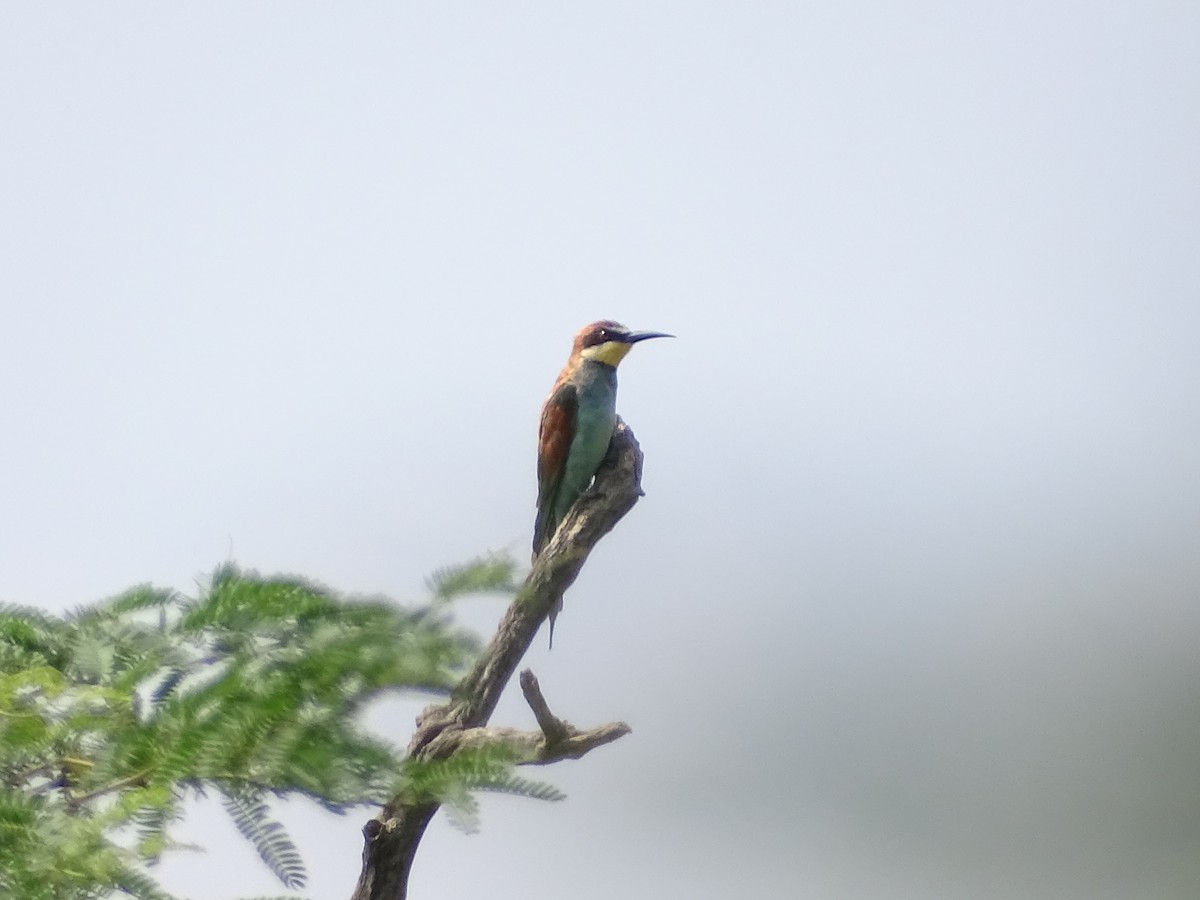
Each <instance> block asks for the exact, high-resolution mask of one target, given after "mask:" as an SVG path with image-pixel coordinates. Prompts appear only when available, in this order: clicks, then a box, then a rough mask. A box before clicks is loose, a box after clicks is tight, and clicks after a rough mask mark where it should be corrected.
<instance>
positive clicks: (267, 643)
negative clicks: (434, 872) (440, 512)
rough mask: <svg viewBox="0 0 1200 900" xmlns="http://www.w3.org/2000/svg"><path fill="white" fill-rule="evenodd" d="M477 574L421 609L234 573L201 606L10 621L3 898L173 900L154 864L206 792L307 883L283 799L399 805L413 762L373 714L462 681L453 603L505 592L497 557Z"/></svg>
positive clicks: (262, 850) (135, 600)
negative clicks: (282, 819)
mask: <svg viewBox="0 0 1200 900" xmlns="http://www.w3.org/2000/svg"><path fill="white" fill-rule="evenodd" d="M478 566H479V570H478V571H474V572H472V571H471V566H467V567H460V568H457V569H455V570H454V571H455V572H456V577H458V578H459V579H460V581H459V583H458V584H457V585H455V586H454V588H455V589H452V590H450V591H446V592H440V591H437V590H436V588H435V594H441V596H436V597H435V599H434V601H433V602H431V603H430V604H429V605H427V606H423V607H419V608H413V609H404V608H401V607H399V606H398V605H396V604H394V603H392V602H390V601H387V600H384V599H379V598H371V599H362V598H345V597H340V596H338V595H336V594H334V593H333V592H331V591H329V590H327V589H325V588H322V587H320V586H318V585H315V584H312V583H309V582H306V581H304V580H301V579H297V578H264V577H260V576H258V575H256V574H253V573H243V572H241V571H239V570H238V569H237V568H236V567H234V566H232V565H226V566H222V567H221V568H219V569H218V570H217V571H216V572H215V573H214V574H213V576H212V578H211V579H210V581H209V583H208V585H207V586H206V587H205V589H204V590H202V591H201V592H200V594H199V595H198V596H196V597H194V598H187V597H184V596H181V595H179V594H177V593H174V592H170V591H162V590H158V589H155V588H150V587H139V588H134V589H133V590H130V591H128V592H126V593H124V594H122V595H120V596H119V597H116V598H113V599H111V600H108V601H106V602H104V603H100V604H97V605H95V606H91V607H87V608H84V609H80V610H77V611H76V612H75V613H73V614H71V615H68V616H65V617H61V618H60V617H54V616H48V615H45V614H43V613H41V612H38V611H36V610H31V609H26V608H22V607H14V606H2V607H0V895H2V896H13V897H20V898H28V900H42V898H46V900H85V898H102V897H107V896H110V895H112V894H114V893H123V894H126V895H130V896H134V897H139V898H145V900H163V898H164V897H165V894H164V893H163V892H162V891H161V890H160V889H159V888H158V886H157V885H156V884H155V883H154V881H153V879H152V878H151V877H150V876H149V875H147V873H146V870H145V869H143V868H142V867H141V864H142V863H147V862H149V863H152V862H153V861H154V860H156V859H157V858H158V857H159V856H160V855H161V854H162V853H163V852H164V851H165V850H168V849H170V848H171V846H172V844H171V837H170V829H171V826H172V824H173V823H175V822H176V821H178V820H179V818H180V817H181V816H182V813H183V804H184V801H185V800H186V799H187V798H188V796H189V794H191V793H197V792H203V791H205V790H215V791H217V792H218V793H220V794H221V795H222V797H223V798H224V801H225V808H226V809H227V811H228V812H229V813H230V815H231V817H232V819H233V821H234V823H235V825H236V826H237V827H238V829H239V831H241V833H242V834H243V835H244V836H246V837H247V838H248V839H249V840H250V841H251V842H252V843H253V844H254V846H255V848H256V850H257V851H258V853H259V855H260V856H261V857H262V858H263V860H264V861H265V862H266V863H267V865H268V866H270V867H271V869H272V870H273V871H274V872H275V873H276V875H278V876H279V878H280V879H281V881H282V882H283V883H284V885H285V886H286V887H290V888H294V887H300V886H302V885H303V883H304V868H303V864H302V862H301V861H300V857H299V855H298V854H297V853H296V850H295V847H294V845H293V844H292V842H291V841H290V840H289V839H288V837H287V834H286V832H285V831H284V830H283V828H282V826H281V825H280V824H279V823H278V822H275V821H274V820H273V819H272V818H271V817H270V813H269V807H268V802H267V801H268V800H269V798H270V797H271V796H272V795H284V794H297V793H298V794H301V795H304V796H307V797H309V798H311V799H313V800H315V801H317V802H318V803H320V804H322V805H323V806H325V807H326V808H329V809H332V810H336V811H342V810H345V809H347V808H349V807H351V806H354V805H358V804H363V803H378V802H382V801H384V800H386V799H387V798H388V796H389V792H391V791H392V790H393V789H394V787H395V785H396V783H397V777H398V776H399V774H400V773H401V772H402V769H403V764H402V760H401V754H400V752H399V751H398V750H397V749H396V748H394V747H392V746H391V745H389V744H387V743H386V742H383V741H381V740H379V739H377V738H375V737H373V736H371V735H370V734H368V733H366V732H365V731H364V730H363V729H362V728H361V727H360V725H359V719H360V717H359V716H358V712H359V711H360V710H361V708H362V706H363V705H364V704H365V703H367V702H368V701H369V700H371V699H372V698H374V697H376V696H378V695H380V694H381V693H383V692H386V691H394V690H403V689H419V690H426V691H435V692H444V691H446V690H448V689H449V688H450V686H451V685H453V684H454V683H455V681H456V680H457V679H458V678H459V677H460V676H461V674H462V672H463V671H464V669H465V667H466V665H467V664H468V663H469V661H470V659H471V657H472V656H473V654H474V653H475V652H476V651H477V642H476V640H475V638H474V637H473V636H471V635H468V634H466V633H465V632H463V631H461V630H459V629H458V628H456V627H455V626H454V625H453V623H452V622H451V620H450V619H449V616H448V613H447V611H446V606H445V599H444V598H445V597H447V596H450V595H454V594H457V593H461V592H462V591H461V590H459V588H465V587H466V586H470V587H469V588H468V589H474V590H478V589H479V587H478V586H479V585H485V586H488V588H489V589H496V588H497V587H500V586H501V585H500V581H501V578H500V577H499V575H498V572H500V570H499V569H497V567H496V563H495V561H494V560H491V559H490V558H489V559H488V560H484V561H481V562H480V563H479V564H478ZM509 571H510V574H511V569H510V570H509ZM435 585H436V582H435ZM501 777H502V776H501Z"/></svg>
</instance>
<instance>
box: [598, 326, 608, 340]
mask: <svg viewBox="0 0 1200 900" xmlns="http://www.w3.org/2000/svg"><path fill="white" fill-rule="evenodd" d="M597 334H598V335H599V336H600V337H602V338H606V337H608V329H607V328H601V329H600V330H599V331H598V332H597Z"/></svg>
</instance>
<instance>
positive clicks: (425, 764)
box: [397, 746, 566, 834]
mask: <svg viewBox="0 0 1200 900" xmlns="http://www.w3.org/2000/svg"><path fill="white" fill-rule="evenodd" d="M515 762H516V760H515V758H514V756H513V754H512V753H511V752H509V751H508V750H506V749H505V748H504V747H502V746H492V747H483V748H479V749H476V750H465V751H460V752H459V753H457V754H455V755H454V756H452V757H451V758H450V759H444V760H431V761H420V760H414V759H406V760H405V761H404V767H403V769H402V770H401V775H400V781H399V784H398V785H397V793H406V794H407V795H409V796H410V797H413V798H414V799H416V800H418V801H425V802H428V801H432V802H435V803H440V804H442V805H443V806H444V808H445V812H446V817H447V818H448V819H449V820H450V823H451V824H452V825H454V826H455V827H456V828H459V829H460V830H462V831H465V832H467V833H468V834H470V833H473V832H475V831H478V830H479V803H478V801H477V800H476V799H475V797H474V796H473V795H472V793H471V792H472V791H497V792H500V793H505V794H513V795H516V796H520V797H530V798H533V799H535V800H555V801H557V800H562V799H564V798H565V796H566V795H565V794H563V793H562V792H561V791H560V790H558V788H556V787H554V786H553V785H549V784H546V783H544V782H540V781H533V780H531V779H528V778H522V777H521V776H519V775H517V774H516V773H515V772H514V771H513V766H514V764H515Z"/></svg>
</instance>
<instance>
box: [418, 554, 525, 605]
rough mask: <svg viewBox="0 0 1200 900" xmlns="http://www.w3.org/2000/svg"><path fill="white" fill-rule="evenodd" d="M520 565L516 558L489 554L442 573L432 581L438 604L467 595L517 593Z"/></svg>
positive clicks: (450, 567)
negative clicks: (517, 577) (517, 576)
mask: <svg viewBox="0 0 1200 900" xmlns="http://www.w3.org/2000/svg"><path fill="white" fill-rule="evenodd" d="M516 572H517V565H516V563H515V562H514V561H513V559H512V557H509V556H505V555H503V554H499V553H489V554H488V555H486V556H481V557H479V558H478V559H473V560H471V561H470V562H467V563H463V564H461V565H457V566H446V567H445V568H441V569H438V570H437V571H436V572H434V573H433V575H431V576H430V578H429V580H428V585H429V589H430V590H431V591H432V592H433V596H434V599H435V600H439V601H442V602H445V601H447V600H453V599H455V598H457V597H461V596H463V595H465V594H485V593H500V594H514V593H516V591H517V583H516Z"/></svg>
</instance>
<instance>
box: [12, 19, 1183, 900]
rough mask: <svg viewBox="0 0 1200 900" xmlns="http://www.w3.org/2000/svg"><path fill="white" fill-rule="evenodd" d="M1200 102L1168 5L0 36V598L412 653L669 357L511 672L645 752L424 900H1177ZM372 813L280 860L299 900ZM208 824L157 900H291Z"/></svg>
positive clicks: (246, 22)
mask: <svg viewBox="0 0 1200 900" xmlns="http://www.w3.org/2000/svg"><path fill="white" fill-rule="evenodd" d="M1198 49H1200V7H1198V6H1197V5H1196V4H1194V3H1185V2H1176V3H1170V2H1146V0H1141V2H1136V3H1134V2H1128V3H1116V2H1087V3H1084V2H1060V3H1050V4H1047V3H1043V2H1036V3H1035V2H1015V3H1005V4H990V5H988V4H963V3H951V2H941V3H938V2H923V3H922V2H912V3H900V4H897V3H870V2H857V3H856V2H839V3H768V2H762V3H744V4H743V3H739V4H734V3H713V2H696V0H692V2H688V3H671V2H661V3H655V4H645V3H627V2H613V0H607V2H604V3H573V4H562V3H536V2H530V3H511V4H494V3H471V2H464V3H425V4H411V3H357V4H336V5H334V4H316V3H279V2H276V3H258V4H246V3H220V2H209V3H205V4H192V5H185V4H151V3H142V4H129V3H105V4H82V3H73V4H9V5H7V6H6V7H5V9H4V12H3V16H2V27H0V122H2V123H3V125H2V132H0V134H2V136H0V210H2V215H0V304H2V317H0V460H2V463H3V464H2V465H0V599H3V600H5V601H12V602H23V603H32V604H37V605H40V606H44V607H46V608H50V609H56V610H61V609H64V608H68V607H71V606H74V605H76V604H79V603H84V602H88V601H92V600H96V599H98V598H100V597H103V596H107V595H110V594H112V593H115V592H117V591H119V590H121V589H123V588H125V587H127V586H129V585H131V584H133V583H137V582H142V581H147V580H151V581H154V582H156V583H158V584H161V585H169V586H174V587H178V588H181V589H185V590H186V589H190V588H191V587H192V586H193V584H194V579H195V577H197V576H198V575H202V574H204V573H206V572H208V571H209V570H210V569H211V568H212V567H213V566H214V565H215V564H217V563H218V562H220V561H222V560H224V559H226V558H227V557H230V556H232V557H233V558H235V559H236V560H238V561H239V562H241V563H242V564H244V565H246V566H248V567H252V568H256V569H259V570H262V571H267V572H274V571H287V572H296V573H301V574H303V575H306V576H309V577H312V578H315V579H319V580H322V581H324V582H326V583H328V584H330V585H331V586H334V587H336V588H338V589H340V590H348V591H369V592H375V591H383V592H387V593H389V594H391V595H393V596H396V597H397V598H400V599H409V600H418V599H420V598H421V597H422V596H423V590H424V589H423V579H424V576H425V575H426V574H427V573H428V572H430V571H431V570H432V569H434V568H435V567H437V566H440V565H444V564H446V563H451V562H456V561H460V560H463V559H465V558H468V557H470V556H472V555H474V554H476V553H478V552H481V551H486V550H489V549H510V550H512V552H514V553H515V554H517V556H518V557H522V558H523V557H524V556H525V553H526V550H527V546H528V541H529V538H530V533H531V529H532V521H533V499H534V492H535V485H534V474H533V463H534V460H533V456H534V437H535V431H536V420H537V412H538V408H539V405H540V403H541V401H542V399H543V398H544V396H545V394H546V392H547V390H548V389H549V386H550V383H551V381H552V380H553V378H554V376H555V374H556V372H557V371H558V369H559V367H560V366H561V364H562V363H563V361H564V359H565V357H566V355H567V351H568V349H569V343H570V338H571V335H572V334H573V333H574V331H575V330H576V329H577V328H579V327H580V326H581V325H583V324H584V323H586V322H588V321H591V320H593V319H596V318H601V317H611V318H616V319H618V320H620V321H623V322H625V323H626V324H628V325H630V326H632V327H636V328H652V329H662V330H666V331H671V332H674V333H675V334H677V335H679V339H678V340H676V341H669V342H668V341H661V342H654V343H651V344H646V345H643V346H640V347H638V348H637V350H636V351H635V352H634V353H633V354H632V356H631V357H630V358H629V359H628V360H627V361H626V363H625V364H624V365H623V366H622V370H621V378H622V393H621V399H620V409H621V412H622V414H623V415H624V416H625V418H626V419H627V420H628V421H629V423H630V424H631V425H632V427H633V428H634V430H635V431H636V433H637V436H638V437H639V439H640V440H641V442H642V446H643V448H644V450H645V452H646V472H645V488H646V491H647V496H646V498H645V500H644V501H643V502H642V503H641V504H639V506H638V507H637V508H636V509H635V510H634V511H633V513H632V514H631V515H630V516H629V518H628V519H626V520H625V521H624V522H623V523H622V524H621V526H620V527H619V528H618V529H617V531H616V532H615V533H614V534H613V535H612V536H611V537H610V538H609V539H607V540H606V541H605V542H604V543H603V544H602V545H601V547H600V549H599V550H598V551H597V552H596V553H595V555H594V556H593V558H592V561H591V563H590V564H589V566H588V567H587V569H586V570H585V572H584V574H583V577H582V578H581V579H580V581H579V583H578V585H577V586H576V587H575V588H574V589H573V590H572V591H571V592H570V593H569V594H568V596H567V598H566V609H565V612H564V613H563V615H562V617H561V618H560V620H559V626H558V633H557V638H558V641H557V646H556V649H555V651H554V653H553V654H549V655H548V654H547V653H546V651H545V649H544V646H543V645H542V644H540V643H539V646H538V648H537V649H536V650H535V651H534V652H533V653H531V655H530V657H529V663H530V664H531V665H532V666H533V667H534V669H535V670H536V671H537V673H538V675H539V676H540V678H541V680H542V684H543V687H544V689H545V691H546V694H547V697H548V698H549V700H550V702H551V704H552V706H553V707H554V709H555V710H556V711H557V712H558V713H559V714H561V715H563V716H565V717H567V718H569V719H571V720H572V721H573V722H575V723H577V724H579V725H593V724H598V723H601V722H604V721H608V720H611V719H625V720H627V721H628V722H629V723H630V724H631V725H632V726H633V729H634V731H633V735H632V736H630V737H628V738H625V739H623V740H622V741H620V742H619V743H618V744H616V745H614V746H612V747H609V748H605V749H603V750H601V751H598V752H596V753H595V754H593V755H591V756H589V757H588V758H587V759H586V760H583V761H581V762H577V763H570V764H563V765H559V766H555V767H553V768H551V769H549V770H545V771H543V772H541V773H539V774H543V775H545V776H546V777H547V778H548V779H549V780H551V781H553V782H554V783H556V784H557V785H559V786H560V787H562V788H563V789H564V790H566V791H567V792H568V794H569V795H570V796H569V799H568V800H567V802H565V803H563V804H557V805H550V804H539V803H535V802H533V801H522V800H517V799H511V798H495V799H490V798H489V799H488V800H487V801H486V802H485V810H484V818H483V831H482V833H481V834H480V835H478V836H474V837H467V836H463V835H460V834H458V833H457V832H454V831H453V830H452V829H450V828H449V826H447V825H446V824H445V823H444V822H443V821H442V820H441V819H439V820H438V822H437V824H436V825H435V826H434V827H433V828H432V829H431V831H430V832H429V834H428V836H427V837H426V840H425V843H424V845H423V847H422V851H421V854H420V856H419V858H418V863H417V869H416V873H415V883H414V885H413V889H412V896H413V897H414V898H426V897H438V898H442V900H458V898H463V900H466V898H479V897H497V898H499V897H504V898H509V897H511V898H517V897H521V898H552V897H562V896H563V895H564V894H567V893H569V894H570V895H571V896H572V897H574V898H578V900H586V898H601V897H603V898H609V897H613V896H621V897H630V898H661V897H684V896H687V897H702V898H710V897H711V898H717V897H773V898H806V900H808V898H812V900H846V898H850V900H854V898H863V900H876V898H878V900H905V898H918V900H923V898H929V900H961V898H984V900H989V898H1003V900H1026V898H1053V900H1060V898H1089V900H1091V898H1122V900H1125V898H1128V900H1159V898H1171V900H1174V898H1180V900H1194V898H1196V897H1198V896H1200V692H1198V690H1197V681H1198V679H1200V647H1198V643H1200V641H1198V629H1200V606H1198V603H1197V600H1198V597H1197V589H1198V587H1200V452H1198V450H1197V447H1198V444H1200V414H1198V409H1200V337H1198V329H1200V52H1198ZM501 609H502V604H501V603H500V602H499V601H496V600H483V601H480V602H478V603H473V604H471V605H470V606H469V607H468V608H467V609H466V613H467V615H468V618H469V620H470V621H471V622H473V623H475V624H476V625H477V626H478V627H479V628H480V629H481V630H483V631H485V632H487V633H490V631H491V629H492V627H493V626H494V622H495V620H496V618H497V617H498V615H499V613H500V611H501ZM422 703H423V701H420V700H414V701H412V702H408V703H404V702H395V703H392V704H389V705H388V706H387V707H386V708H385V709H381V710H379V711H377V713H376V715H375V716H374V720H375V721H377V722H378V724H379V725H380V726H381V727H382V728H384V729H385V730H386V732H387V733H389V734H391V735H392V736H393V737H394V738H395V739H396V740H397V741H401V742H403V741H406V740H407V738H408V736H409V734H410V733H411V727H412V717H413V715H414V714H415V712H416V711H417V709H418V708H419V707H420V706H421V705H422ZM496 721H497V722H499V723H503V724H514V725H518V726H527V727H533V722H532V716H531V715H530V713H529V712H528V710H526V709H525V708H524V706H523V704H522V703H521V702H520V699H519V695H518V696H517V697H516V698H515V699H513V698H509V699H508V700H507V701H506V703H505V704H504V705H503V706H502V708H501V710H500V712H499V714H498V716H497V719H496ZM371 814H372V811H370V810H363V811H362V812H361V813H360V814H356V815H351V816H349V817H346V818H342V819H338V818H333V817H329V816H326V815H324V814H321V813H318V812H316V811H315V810H314V809H312V808H309V807H308V806H306V805H303V804H291V805H290V806H289V807H287V808H285V809H284V810H283V815H284V816H285V818H286V820H287V821H288V822H289V823H290V824H291V825H292V827H293V832H294V834H295V836H296V837H297V839H298V840H299V842H300V843H301V845H302V849H303V851H304V853H305V856H306V859H307V861H308V863H309V865H310V869H311V875H312V877H311V889H310V890H309V891H308V892H307V894H308V895H309V896H311V897H313V898H316V900H331V898H344V897H346V896H348V895H349V893H350V890H351V888H352V886H353V884H354V880H355V878H356V877H357V874H358V870H359V853H360V850H361V835H360V832H359V829H360V827H361V825H362V823H363V822H364V821H365V820H366V819H367V818H368V817H369V816H370V815H371ZM222 817H223V813H221V812H220V811H219V810H214V809H210V808H206V807H204V808H201V809H200V810H199V811H198V813H197V816H196V818H195V819H194V821H193V823H192V825H191V828H190V830H189V831H188V833H187V836H188V837H191V838H193V839H196V840H200V841H202V842H204V843H205V844H206V845H207V846H208V847H209V848H210V852H209V853H208V854H207V855H190V854H180V855H177V856H176V857H174V858H172V859H171V860H170V862H169V863H168V864H167V865H166V866H165V867H164V869H163V877H164V878H165V880H166V881H167V883H168V885H169V886H170V887H172V888H174V889H176V890H179V891H181V892H185V893H188V894H190V895H191V896H193V897H196V898H200V900H219V898H220V900H223V898H228V897H233V896H235V895H237V894H239V893H240V894H242V895H251V894H255V893H260V894H265V893H279V892H280V891H278V889H277V887H276V883H275V882H274V881H273V878H272V877H271V876H270V875H269V873H268V872H267V871H266V869H265V868H264V867H262V866H260V865H259V863H258V862H257V858H256V857H255V856H254V855H253V852H252V851H251V850H250V848H249V847H248V846H246V845H243V844H242V843H241V842H240V838H237V837H236V835H235V833H234V832H233V830H232V828H230V827H228V826H227V825H226V824H223V823H222Z"/></svg>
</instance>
